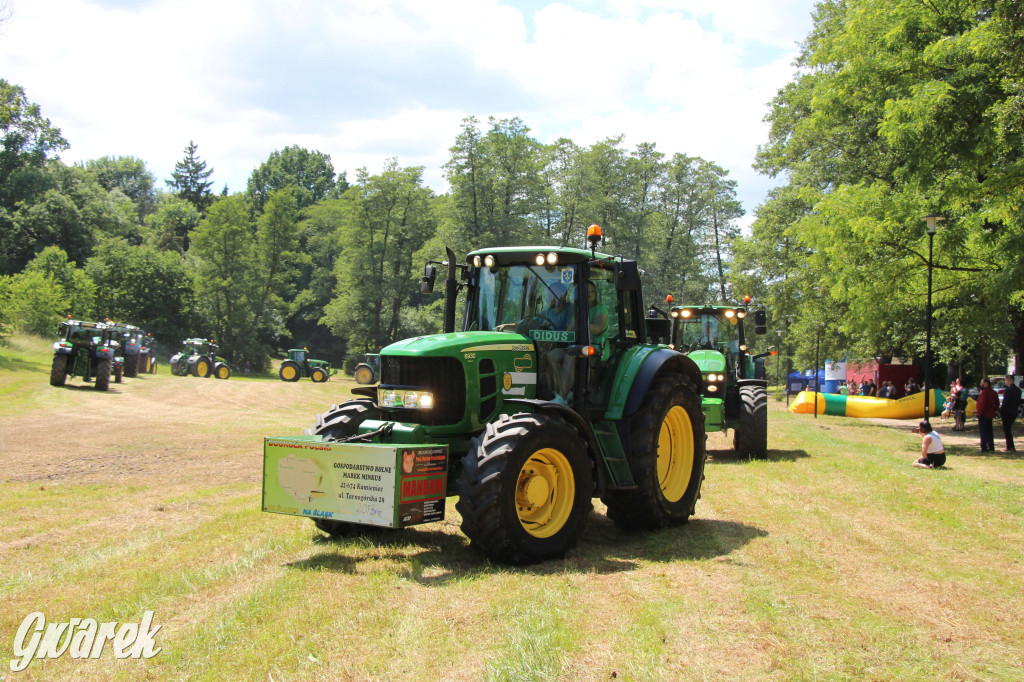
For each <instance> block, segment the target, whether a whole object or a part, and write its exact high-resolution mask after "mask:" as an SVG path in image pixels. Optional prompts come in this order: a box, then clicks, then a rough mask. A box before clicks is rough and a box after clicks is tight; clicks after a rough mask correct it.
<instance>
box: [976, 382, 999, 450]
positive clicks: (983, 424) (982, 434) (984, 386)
mask: <svg viewBox="0 0 1024 682" xmlns="http://www.w3.org/2000/svg"><path fill="white" fill-rule="evenodd" d="M998 413H999V394H997V393H996V392H995V391H993V390H992V382H991V381H989V380H988V379H982V380H981V393H979V394H978V437H979V438H980V439H981V449H980V450H978V452H995V449H996V444H995V436H994V435H993V434H992V420H993V419H995V417H996V414H998Z"/></svg>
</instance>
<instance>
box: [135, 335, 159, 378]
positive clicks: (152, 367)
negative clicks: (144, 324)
mask: <svg viewBox="0 0 1024 682" xmlns="http://www.w3.org/2000/svg"><path fill="white" fill-rule="evenodd" d="M141 343H142V348H141V349H140V350H139V372H141V373H142V374H156V365H157V361H156V352H155V351H154V349H153V344H154V343H155V342H154V340H153V335H152V334H150V333H149V332H143V336H142V339H141Z"/></svg>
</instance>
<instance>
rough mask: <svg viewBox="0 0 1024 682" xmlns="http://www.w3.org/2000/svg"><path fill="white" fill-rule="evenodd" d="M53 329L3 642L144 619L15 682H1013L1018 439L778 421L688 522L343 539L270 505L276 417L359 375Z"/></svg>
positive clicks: (344, 391) (1020, 553)
mask: <svg viewBox="0 0 1024 682" xmlns="http://www.w3.org/2000/svg"><path fill="white" fill-rule="evenodd" d="M48 351H49V344H48V342H46V341H43V340H40V339H33V338H30V337H16V338H15V339H14V342H13V343H12V345H11V346H9V347H6V348H0V529H2V530H0V604H2V605H3V607H2V608H0V635H2V639H3V642H4V646H5V648H6V650H7V652H8V653H9V654H11V652H12V646H13V642H14V639H15V633H16V631H17V629H18V627H19V625H20V624H21V622H22V620H23V619H24V618H25V617H26V616H27V615H28V614H29V613H31V612H33V611H41V612H43V613H44V614H45V615H46V617H47V620H48V621H50V622H60V621H68V620H70V619H71V618H87V617H88V618H94V619H96V620H97V621H101V622H102V621H111V620H116V621H131V622H138V621H139V620H140V619H141V617H142V613H143V611H145V610H153V611H154V612H155V615H154V623H155V624H157V625H160V626H161V629H160V631H159V632H158V634H157V635H156V639H157V644H158V645H159V646H161V647H162V650H161V651H160V653H158V654H157V655H156V656H154V657H153V658H151V659H149V660H114V658H113V654H112V652H111V650H110V648H109V647H108V649H107V651H106V652H105V653H104V656H103V658H102V659H100V660H99V661H91V660H74V659H71V658H69V657H67V656H64V657H61V658H57V659H55V660H37V661H34V662H33V663H32V664H31V665H30V666H29V668H28V669H27V670H26V671H25V672H22V673H11V672H10V670H9V668H8V667H7V665H6V662H5V663H4V665H3V666H2V668H0V679H20V678H24V679H42V678H46V679H65V678H76V679H77V678H90V679H126V680H127V679H131V680H134V679H189V680H190V679H211V680H223V679H252V680H292V679H303V680H305V679H325V680H338V679H340V680H348V679H352V680H363V679H389V680H420V679H465V680H480V679H493V680H551V679H565V680H602V679H605V680H607V679H613V678H614V679H621V680H665V679H678V680H691V679H708V680H726V679H728V680H734V679H740V680H743V679H750V680H761V679H785V680H788V679H807V680H812V679H813V680H835V679H874V680H889V679H915V680H937V679H953V680H1020V679H1024V458H1020V457H1015V456H1008V455H1005V454H1003V453H1000V452H997V453H995V454H992V455H985V456H982V455H979V454H978V453H977V452H976V449H977V447H976V445H972V443H970V442H969V441H967V440H963V441H962V442H961V443H960V444H958V445H951V447H949V448H948V449H949V451H950V452H951V453H952V454H951V456H950V457H949V461H948V463H947V464H948V468H947V469H946V470H942V471H926V470H921V469H915V468H912V467H911V466H910V462H911V461H912V460H913V458H914V455H915V453H916V452H917V451H918V450H919V447H920V439H919V438H917V437H915V436H913V435H912V434H911V433H910V432H909V426H910V425H909V424H907V425H906V427H905V428H901V429H894V428H891V427H887V426H883V425H878V424H872V423H866V422H864V421H860V420H853V419H845V418H839V417H819V418H818V419H817V420H816V421H815V420H813V419H812V418H810V417H809V416H806V415H799V416H797V415H791V414H789V413H788V412H786V411H785V407H784V404H783V403H780V402H777V401H772V412H771V415H770V434H771V435H770V440H769V446H770V449H771V451H770V453H769V457H768V459H767V460H766V461H755V462H751V461H745V460H738V459H737V458H736V457H735V456H734V455H733V454H732V452H731V450H729V447H730V444H731V441H729V440H727V439H726V438H724V437H722V436H721V435H713V436H711V437H710V438H709V441H708V444H709V449H710V455H711V457H710V460H709V463H708V468H707V480H706V482H705V486H704V490H703V497H702V499H701V501H700V502H699V503H698V505H697V514H696V517H695V518H694V519H693V520H692V521H691V522H690V523H688V524H686V525H684V526H681V527H678V528H673V529H670V530H666V531H662V532H658V533H626V532H623V531H620V530H618V529H617V528H616V527H615V526H614V525H613V524H612V523H611V522H610V521H609V520H608V519H607V518H606V517H605V515H604V508H603V506H602V505H601V504H600V502H598V501H595V513H594V514H593V515H592V517H591V520H590V524H589V526H588V529H587V531H586V532H585V534H584V536H583V538H582V539H581V541H580V544H579V548H578V549H577V550H575V551H573V552H571V553H570V554H569V556H568V557H567V558H566V559H565V560H563V561H556V562H550V563H546V564H541V565H539V566H533V567H528V568H509V567H505V566H497V565H491V564H488V563H487V562H485V561H484V560H482V559H481V557H480V555H478V554H477V553H476V551H475V550H474V549H472V548H470V547H469V543H468V541H467V540H466V538H465V537H464V536H463V535H462V534H461V533H460V531H459V516H458V514H457V512H456V511H455V507H454V501H453V500H449V503H448V508H447V519H446V520H445V521H444V522H443V523H439V524H433V525H427V526H420V527H417V528H412V529H408V530H406V531H404V532H401V533H398V534H395V535H392V536H388V538H387V539H382V540H367V539H353V540H343V541H329V540H327V539H325V537H323V536H322V535H321V534H320V533H319V532H318V531H316V530H315V528H314V527H313V525H312V523H311V522H309V521H308V520H305V519H297V518H291V517H285V516H280V515H272V514H264V513H262V512H260V511H259V510H260V481H261V464H262V438H263V436H268V435H269V436H282V435H289V434H295V433H299V432H301V430H302V429H303V428H304V427H306V426H308V425H309V424H310V423H311V422H312V419H313V416H314V415H315V414H316V413H317V412H319V411H322V410H323V409H325V408H326V407H328V406H329V405H330V404H331V403H334V402H338V401H340V400H342V399H344V398H345V397H346V396H347V395H348V390H349V389H350V388H351V387H352V386H353V384H352V383H351V382H350V381H349V380H338V377H335V378H334V379H332V380H331V381H330V382H328V383H326V384H313V383H312V382H310V381H302V382H299V383H295V384H288V383H284V382H280V381H277V380H272V379H259V378H243V377H239V376H233V377H232V378H231V379H230V380H228V381H218V380H214V379H195V378H192V377H187V378H186V377H175V376H171V375H170V374H169V373H168V371H167V367H166V364H164V365H162V366H161V373H160V374H158V375H155V376H140V377H139V378H136V379H125V380H124V383H123V384H111V390H110V391H109V392H108V393H101V392H96V391H94V390H93V389H92V387H91V385H87V384H83V383H82V382H81V380H74V381H71V382H69V384H68V386H67V387H64V388H53V387H51V386H49V385H48V383H47V377H48V372H49V363H50V355H49V353H48Z"/></svg>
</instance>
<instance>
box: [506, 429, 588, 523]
mask: <svg viewBox="0 0 1024 682" xmlns="http://www.w3.org/2000/svg"><path fill="white" fill-rule="evenodd" d="M575 497H576V480H575V478H574V477H573V473H572V466H570V465H569V460H568V459H566V458H565V455H563V454H562V453H561V452H559V451H558V450H555V449H552V448H544V449H542V450H538V451H537V452H535V453H533V455H532V456H531V457H530V458H529V459H527V460H526V463H525V464H523V468H522V469H521V470H520V471H519V478H518V479H517V481H516V514H517V515H518V516H519V523H521V524H522V526H523V528H524V529H525V530H526V532H527V533H529V534H530V535H532V536H534V537H537V538H549V537H551V536H552V535H554V534H555V533H557V532H558V531H560V530H562V527H563V526H565V523H566V521H568V520H569V515H570V514H571V513H572V507H573V501H574V498H575Z"/></svg>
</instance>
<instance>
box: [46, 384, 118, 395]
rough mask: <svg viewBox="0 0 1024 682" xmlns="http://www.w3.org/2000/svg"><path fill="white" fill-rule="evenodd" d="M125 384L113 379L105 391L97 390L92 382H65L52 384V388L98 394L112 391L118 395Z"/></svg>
mask: <svg viewBox="0 0 1024 682" xmlns="http://www.w3.org/2000/svg"><path fill="white" fill-rule="evenodd" d="M123 385H124V384H123V383H122V384H117V383H114V382H113V381H111V382H110V388H108V389H107V390H105V391H98V390H96V387H95V386H94V385H92V384H64V385H63V386H51V388H55V389H61V390H65V391H86V392H88V393H97V394H100V395H102V394H104V393H111V394H114V395H116V394H118V393H120V392H121V390H120V387H121V386H123Z"/></svg>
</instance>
